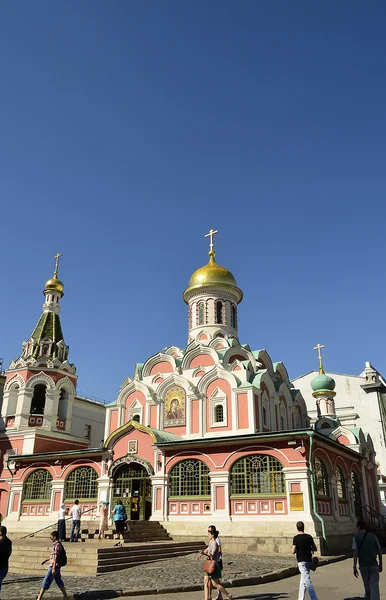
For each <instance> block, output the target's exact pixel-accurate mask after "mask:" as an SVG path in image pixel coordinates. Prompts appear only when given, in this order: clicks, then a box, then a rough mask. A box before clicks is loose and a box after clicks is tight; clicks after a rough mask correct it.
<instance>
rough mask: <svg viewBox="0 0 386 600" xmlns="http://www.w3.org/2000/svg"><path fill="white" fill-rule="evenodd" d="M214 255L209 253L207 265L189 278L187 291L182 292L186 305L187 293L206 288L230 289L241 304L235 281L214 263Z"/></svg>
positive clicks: (224, 269)
mask: <svg viewBox="0 0 386 600" xmlns="http://www.w3.org/2000/svg"><path fill="white" fill-rule="evenodd" d="M214 254H215V253H214V252H213V251H212V252H210V253H209V257H210V258H209V262H208V264H207V265H205V266H204V267H200V268H199V269H197V271H195V272H194V273H193V275H192V276H191V278H190V281H189V285H188V289H187V290H185V292H184V300H185V302H186V303H188V298H187V294H188V293H189V292H191V291H192V290H198V289H200V288H202V287H208V286H220V287H232V288H233V291H234V292H236V294H237V296H238V302H241V300H242V298H243V292H242V291H241V290H240V289H239V288H238V287H237V283H236V279H235V278H234V277H233V275H232V273H231V272H230V271H228V269H226V268H225V267H221V266H220V265H218V264H217V263H216V261H215V259H214Z"/></svg>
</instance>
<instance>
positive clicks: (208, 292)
mask: <svg viewBox="0 0 386 600" xmlns="http://www.w3.org/2000/svg"><path fill="white" fill-rule="evenodd" d="M184 295H185V301H186V300H187V301H188V303H189V304H190V303H191V302H193V301H194V300H199V299H201V298H207V299H208V300H214V301H216V300H229V301H230V302H234V303H235V304H238V303H239V294H237V293H235V292H231V291H230V290H229V289H226V288H222V287H221V286H219V287H205V288H201V289H192V290H190V291H186V292H185V294H184Z"/></svg>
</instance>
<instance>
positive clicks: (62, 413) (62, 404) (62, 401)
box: [58, 388, 70, 419]
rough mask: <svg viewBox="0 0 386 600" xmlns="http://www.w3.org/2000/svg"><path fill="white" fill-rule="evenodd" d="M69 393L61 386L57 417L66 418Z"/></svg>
mask: <svg viewBox="0 0 386 600" xmlns="http://www.w3.org/2000/svg"><path fill="white" fill-rule="evenodd" d="M69 396H70V394H69V393H68V390H66V388H62V389H61V390H60V394H59V406H58V417H59V419H67V409H68V399H69Z"/></svg>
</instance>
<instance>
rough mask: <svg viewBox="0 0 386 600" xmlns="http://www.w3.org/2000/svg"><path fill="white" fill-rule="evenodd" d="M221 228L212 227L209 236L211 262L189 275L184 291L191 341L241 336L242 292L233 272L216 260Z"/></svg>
mask: <svg viewBox="0 0 386 600" xmlns="http://www.w3.org/2000/svg"><path fill="white" fill-rule="evenodd" d="M216 233H218V230H213V229H211V230H210V231H209V233H207V234H206V236H205V237H208V238H209V240H210V241H209V262H208V264H207V265H205V266H203V267H200V268H199V269H197V271H195V272H194V273H193V275H192V276H191V278H190V281H189V285H188V288H187V289H186V290H185V292H184V296H183V297H184V300H185V302H186V304H187V305H188V343H190V342H192V341H193V340H196V341H198V342H201V343H209V342H210V340H212V339H213V338H214V337H224V338H229V337H235V338H237V337H238V330H237V306H238V304H239V303H240V302H241V300H242V298H243V292H242V291H241V290H240V288H238V287H237V283H236V280H235V278H234V277H233V275H232V273H231V272H230V271H228V269H226V268H225V267H221V266H220V265H218V264H217V263H216V260H215V256H216V252H215V250H214V243H213V236H214V235H215V234H216Z"/></svg>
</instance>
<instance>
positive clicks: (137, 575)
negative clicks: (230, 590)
mask: <svg viewBox="0 0 386 600" xmlns="http://www.w3.org/2000/svg"><path fill="white" fill-rule="evenodd" d="M196 556H197V555H196V554H189V555H187V556H181V557H178V558H173V559H170V560H162V561H159V562H157V563H150V564H143V565H138V566H136V567H132V568H130V569H124V570H122V571H114V572H110V573H104V574H101V575H97V576H90V577H73V576H68V577H66V568H65V567H63V569H62V577H63V580H64V583H65V586H66V589H67V591H68V593H69V594H71V595H74V596H75V598H77V600H82V595H83V594H85V593H86V592H89V591H100V596H101V597H107V594H103V591H106V592H110V594H111V595H110V598H113V597H114V595H112V592H117V594H116V595H115V597H119V596H120V595H121V593H122V590H124V591H125V592H129V591H130V590H132V591H134V590H135V591H137V595H139V591H140V590H143V591H145V590H148V591H149V592H151V590H160V589H162V590H168V589H171V588H175V587H178V588H181V587H182V586H184V587H185V586H186V587H190V589H192V587H195V586H202V583H203V578H204V575H203V572H202V562H203V560H200V561H197V559H196ZM295 565H296V562H295V559H294V557H292V556H282V555H275V556H260V555H251V554H230V553H227V555H226V557H225V559H224V570H223V582H224V583H225V585H226V582H227V581H232V583H233V585H234V582H237V581H239V580H240V581H241V580H245V578H248V577H259V576H263V575H268V574H270V573H273V572H275V571H280V570H282V569H287V568H289V567H294V566H295ZM79 569H82V565H79ZM42 581H43V577H42V576H41V575H36V574H33V575H18V574H17V573H10V574H9V575H7V577H6V579H5V581H4V582H3V589H2V595H1V598H2V600H24V599H25V600H30V599H35V598H36V597H37V595H38V593H39V590H40V587H41V583H42ZM196 589H197V588H196ZM150 595H151V594H150ZM60 597H62V596H61V594H60V592H59V590H58V588H57V586H56V584H55V582H53V584H52V586H51V588H50V590H49V591H48V592H46V594H45V596H44V598H45V599H47V600H53V599H54V598H60ZM83 597H84V596H83ZM94 597H95V598H98V594H96V595H95V596H94Z"/></svg>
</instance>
